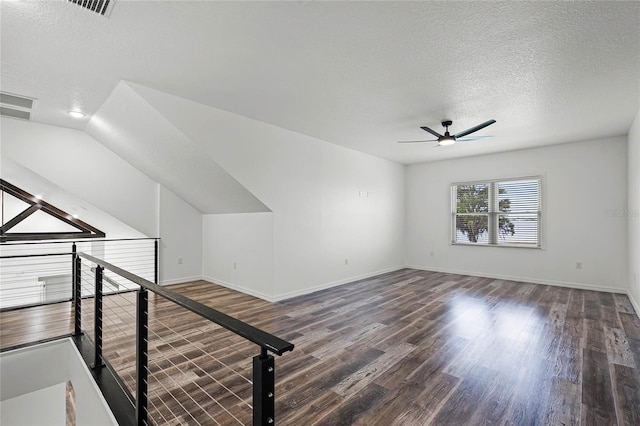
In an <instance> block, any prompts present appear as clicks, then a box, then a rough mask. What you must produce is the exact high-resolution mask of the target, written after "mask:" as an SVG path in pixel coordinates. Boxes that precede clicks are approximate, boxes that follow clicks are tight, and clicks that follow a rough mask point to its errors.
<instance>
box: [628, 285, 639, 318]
mask: <svg viewBox="0 0 640 426" xmlns="http://www.w3.org/2000/svg"><path fill="white" fill-rule="evenodd" d="M627 296H628V297H629V300H630V301H631V304H632V305H633V309H635V310H636V315H637V316H638V318H640V304H639V303H638V301H637V300H636V299H634V297H633V294H631V291H630V290H627Z"/></svg>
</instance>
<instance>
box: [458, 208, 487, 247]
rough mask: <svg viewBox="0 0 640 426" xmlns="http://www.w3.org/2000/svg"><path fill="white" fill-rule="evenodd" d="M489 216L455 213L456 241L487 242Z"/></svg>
mask: <svg viewBox="0 0 640 426" xmlns="http://www.w3.org/2000/svg"><path fill="white" fill-rule="evenodd" d="M488 230H489V217H488V216H487V215H476V214H458V215H456V242H457V243H474V244H489V232H488Z"/></svg>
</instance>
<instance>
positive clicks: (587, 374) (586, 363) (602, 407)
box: [582, 349, 615, 417]
mask: <svg viewBox="0 0 640 426" xmlns="http://www.w3.org/2000/svg"><path fill="white" fill-rule="evenodd" d="M582 403H583V404H584V405H587V406H589V407H593V408H595V409H597V410H599V411H600V412H607V411H610V412H615V406H614V402H613V392H612V387H611V378H610V373H609V363H608V361H607V355H606V354H604V353H602V352H599V351H597V350H591V349H585V350H584V355H583V368H582ZM614 417H615V416H614Z"/></svg>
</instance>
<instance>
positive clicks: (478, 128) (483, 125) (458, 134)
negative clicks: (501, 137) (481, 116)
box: [454, 120, 496, 139]
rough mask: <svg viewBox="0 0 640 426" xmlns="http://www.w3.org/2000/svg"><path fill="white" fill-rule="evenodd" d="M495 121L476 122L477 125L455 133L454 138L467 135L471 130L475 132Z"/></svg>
mask: <svg viewBox="0 0 640 426" xmlns="http://www.w3.org/2000/svg"><path fill="white" fill-rule="evenodd" d="M495 122H496V120H489V121H485V122H484V123H481V124H478V125H477V126H474V127H472V128H470V129H467V130H463V131H462V132H460V133H456V134H455V135H454V136H455V137H456V139H458V138H461V137H464V136H467V135H469V134H471V133H473V132H477V131H478V130H480V129H484V128H485V127H487V126H488V125H490V124H493V123H495Z"/></svg>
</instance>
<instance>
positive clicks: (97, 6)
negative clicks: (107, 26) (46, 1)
mask: <svg viewBox="0 0 640 426" xmlns="http://www.w3.org/2000/svg"><path fill="white" fill-rule="evenodd" d="M69 2H71V3H74V4H77V5H78V6H80V7H84V8H85V9H89V10H90V11H92V12H95V13H97V14H100V15H102V16H107V17H108V16H109V15H110V14H111V9H113V4H114V3H115V2H116V0H69Z"/></svg>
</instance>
